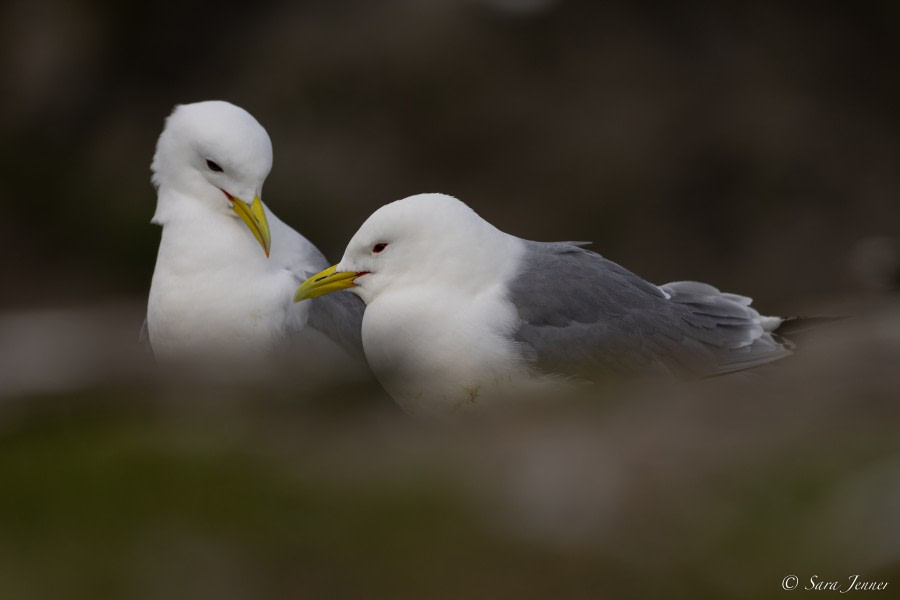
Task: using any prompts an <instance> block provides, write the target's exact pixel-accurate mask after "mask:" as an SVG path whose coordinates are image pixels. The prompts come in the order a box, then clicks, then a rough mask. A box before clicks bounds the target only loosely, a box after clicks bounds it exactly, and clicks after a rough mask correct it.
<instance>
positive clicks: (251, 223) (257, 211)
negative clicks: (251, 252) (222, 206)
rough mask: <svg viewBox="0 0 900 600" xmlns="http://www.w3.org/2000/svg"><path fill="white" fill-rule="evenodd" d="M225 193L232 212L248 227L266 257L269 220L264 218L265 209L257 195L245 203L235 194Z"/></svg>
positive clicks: (269, 246) (270, 244) (269, 245)
mask: <svg viewBox="0 0 900 600" xmlns="http://www.w3.org/2000/svg"><path fill="white" fill-rule="evenodd" d="M225 195H226V196H228V199H229V200H231V207H232V208H233V209H234V212H236V213H237V215H238V216H239V217H240V218H241V221H243V222H244V224H245V225H246V226H247V227H248V228H249V229H250V233H252V234H253V237H255V238H256V241H257V242H259V245H260V246H262V249H263V252H265V253H266V257H268V256H269V250H270V249H271V248H272V234H271V233H270V232H269V221H268V220H266V210H265V209H264V208H263V204H262V200H260V199H259V196H255V197H254V198H253V202H252V203H251V204H247V203H246V202H244V201H243V200H241V199H240V198H238V197H237V196H232V195H231V194H229V193H227V192H226V193H225Z"/></svg>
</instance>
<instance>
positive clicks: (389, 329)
mask: <svg viewBox="0 0 900 600" xmlns="http://www.w3.org/2000/svg"><path fill="white" fill-rule="evenodd" d="M585 245H586V244H585V243H576V242H561V243H546V242H534V241H528V240H524V239H521V238H518V237H515V236H512V235H509V234H507V233H504V232H502V231H500V230H499V229H497V228H496V227H494V226H493V225H491V224H490V223H488V222H487V221H485V220H484V219H482V218H481V217H479V216H478V215H477V214H476V213H475V211H473V210H472V209H471V208H469V207H468V206H467V205H465V204H464V203H462V202H461V201H459V200H457V199H456V198H453V197H451V196H447V195H443V194H420V195H416V196H411V197H409V198H405V199H403V200H398V201H396V202H392V203H390V204H387V205H385V206H383V207H381V208H380V209H378V210H377V211H375V212H374V213H373V214H372V215H371V216H370V217H369V218H368V219H367V220H366V222H365V223H363V225H362V227H360V229H359V231H357V232H356V234H355V235H354V236H353V238H352V239H351V240H350V242H349V244H348V246H347V249H346V251H345V252H344V256H343V258H341V261H340V262H339V263H338V264H336V265H334V266H332V267H329V268H328V269H325V270H323V271H322V272H320V273H318V274H316V275H313V276H312V277H310V278H309V279H307V280H306V281H305V282H303V284H302V285H301V286H300V287H299V288H298V289H297V292H296V294H295V296H294V301H295V302H299V301H302V300H307V299H310V298H318V297H320V296H323V295H325V294H329V293H331V292H335V291H338V290H349V291H350V292H352V293H354V294H356V295H357V296H359V297H360V298H362V300H363V301H364V302H365V303H366V310H365V314H364V316H363V323H362V342H363V347H364V350H365V354H366V358H367V360H368V362H369V366H370V368H371V369H372V372H373V373H374V374H375V376H376V377H377V378H378V380H379V381H380V382H381V384H382V386H383V387H384V388H385V389H386V390H387V392H388V393H389V394H390V395H391V396H392V397H393V398H394V399H395V401H396V402H397V403H398V404H399V405H400V406H401V407H402V408H403V409H404V410H406V411H407V412H409V413H410V414H412V415H415V416H422V417H425V418H444V417H448V416H451V417H452V416H453V415H457V414H459V413H461V412H463V411H467V410H469V409H472V408H476V407H479V406H485V405H491V404H496V403H498V402H499V401H500V400H502V399H516V398H517V397H519V396H520V395H521V394H523V393H528V392H537V393H547V392H548V391H549V390H556V389H558V388H557V386H559V385H561V384H562V385H572V384H574V383H576V382H578V383H585V382H589V381H597V380H599V379H600V378H602V377H608V376H610V374H631V375H634V374H641V373H655V374H665V375H667V376H672V375H674V376H709V375H717V374H724V373H730V372H734V371H740V370H744V369H750V368H753V367H757V366H759V365H763V364H766V363H770V362H772V361H776V360H779V359H782V358H785V357H786V356H789V355H790V354H791V345H790V343H789V342H787V341H786V340H784V339H782V338H781V337H780V336H779V335H778V334H776V333H775V332H776V330H777V329H778V328H779V327H780V326H781V325H782V323H784V322H785V319H782V318H779V317H765V316H761V315H760V314H759V313H758V312H757V311H756V310H755V309H754V308H752V307H751V306H750V304H751V299H750V298H747V297H744V296H739V295H737V294H729V293H723V292H720V291H719V290H718V289H716V288H714V287H712V286H711V285H707V284H704V283H698V282H694V281H678V282H674V283H668V284H665V285H662V286H656V285H654V284H652V283H649V282H647V281H645V280H644V279H642V278H640V277H639V276H637V275H635V274H634V273H632V272H630V271H628V270H627V269H625V268H624V267H622V266H620V265H618V264H616V263H614V262H612V261H610V260H607V259H606V258H603V257H602V256H600V255H599V254H596V253H594V252H591V251H589V250H587V249H585V248H584V247H583V246H585Z"/></svg>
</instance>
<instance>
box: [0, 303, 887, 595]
mask: <svg viewBox="0 0 900 600" xmlns="http://www.w3.org/2000/svg"><path fill="white" fill-rule="evenodd" d="M107 317H108V318H111V317H109V313H108V312H107ZM126 321H127V320H126ZM129 331H130V330H129ZM129 335H130V334H129ZM807 348H808V349H807V351H806V352H803V353H802V354H800V355H798V356H796V357H794V358H793V359H792V360H791V361H789V362H788V363H784V364H782V365H779V366H778V368H775V369H771V370H769V371H767V372H765V373H761V374H760V375H758V376H752V377H742V378H730V379H729V378H722V379H716V380H709V381H705V382H699V383H695V384H680V385H664V384H656V383H654V384H651V383H635V384H627V385H625V384H615V385H613V384H610V385H608V386H596V387H595V388H591V389H590V390H589V391H588V393H586V394H585V397H584V398H572V399H562V398H561V399H559V400H558V402H554V403H552V405H549V406H541V407H534V408H533V409H532V410H527V411H523V412H522V413H521V414H515V415H507V416H494V417H491V418H488V419H485V420H483V421H480V422H472V423H465V424H461V425H458V426H456V427H444V428H435V427H429V426H425V425H421V424H417V423H415V422H413V421H411V420H410V419H409V418H408V417H406V416H405V415H403V414H402V413H401V412H400V411H399V410H397V409H396V408H395V407H394V406H393V404H392V403H391V402H390V400H389V399H387V398H386V397H385V396H384V395H383V393H382V392H381V391H380V390H379V389H378V387H377V386H376V385H374V384H371V383H366V382H362V383H354V384H348V385H340V386H338V385H337V384H332V385H326V384H322V385H318V386H316V387H315V388H314V389H311V388H305V389H302V390H299V391H298V390H296V389H292V388H291V386H290V385H278V386H273V387H272V388H271V389H266V390H260V389H249V388H248V389H239V388H237V389H236V388H223V387H216V386H198V385H196V384H186V383H184V382H182V383H176V382H172V381H165V380H164V379H163V378H160V377H158V374H153V373H152V369H151V370H150V371H149V372H140V370H139V369H136V370H135V371H133V372H130V373H129V372H127V369H125V368H124V367H123V366H122V365H113V364H112V363H109V364H110V374H108V376H106V377H100V378H95V379H84V380H78V381H81V383H80V384H79V385H75V384H71V385H68V387H69V388H71V389H66V387H67V386H60V387H58V388H56V389H53V388H51V387H47V388H45V389H44V390H43V391H40V390H36V389H35V388H30V389H29V388H28V387H27V386H25V384H24V383H23V381H24V380H21V381H19V383H20V384H21V385H19V387H18V388H17V389H16V390H14V391H12V392H10V391H7V392H5V396H3V397H0V486H2V491H0V598H3V599H6V598H15V599H19V598H21V599H31V598H65V599H82V598H83V599H92V600H93V599H97V598H137V599H145V598H146V599H157V598H159V599H176V598H217V599H232V598H233V599H245V598H246V599H251V598H252V599H256V598H386V599H387V598H390V599H394V598H509V599H523V598H646V597H658V598H748V599H749V598H765V597H772V598H774V597H779V598H781V597H784V594H790V593H793V594H801V595H802V594H804V593H807V592H804V591H803V587H804V586H805V585H809V580H810V577H812V576H814V575H816V576H817V577H818V579H819V580H823V581H832V580H834V581H838V582H839V585H840V586H845V585H846V582H847V580H848V577H850V576H852V575H856V574H859V575H860V576H861V579H865V580H869V581H884V582H889V585H888V587H887V588H885V589H884V590H882V591H878V592H867V596H866V597H872V598H876V599H878V600H883V599H886V598H895V597H900V510H898V509H900V435H898V431H900V369H898V368H897V367H898V365H900V312H898V311H896V310H895V309H894V308H890V309H889V310H887V309H886V310H882V311H881V312H879V313H878V314H876V315H873V316H871V317H866V318H859V319H855V320H853V321H852V322H847V323H842V324H840V325H838V326H836V327H835V328H834V329H833V330H832V331H829V332H828V333H827V334H822V335H820V336H819V337H818V338H816V339H815V340H814V342H812V343H809V344H808V345H807ZM23 351H25V350H23ZM10 356H11V355H10ZM10 356H8V358H7V366H8V365H9V362H8V361H9V360H12V359H11V358H10ZM74 358H75V357H73V360H74ZM120 358H121V357H120ZM80 360H81V362H82V363H84V364H87V363H89V361H88V360H87V359H86V358H85V357H84V356H82V357H80ZM23 368H24V367H23ZM17 372H18V373H21V372H22V368H19V369H17ZM115 373H118V375H114V374H115ZM13 376H14V373H12V372H9V371H7V372H6V381H12V380H13V379H14V377H13ZM69 381H70V382H71V381H74V380H69ZM788 575H796V576H797V577H798V579H799V588H798V589H797V590H795V591H793V592H786V591H784V590H783V589H782V581H783V580H784V578H785V577H786V576H788ZM823 593H825V592H823ZM862 593H863V592H858V594H862ZM803 597H806V596H803Z"/></svg>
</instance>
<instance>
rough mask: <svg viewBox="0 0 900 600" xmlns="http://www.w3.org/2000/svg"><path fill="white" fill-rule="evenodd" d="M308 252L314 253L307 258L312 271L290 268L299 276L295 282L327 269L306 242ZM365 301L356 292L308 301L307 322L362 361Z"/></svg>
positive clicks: (333, 294)
mask: <svg viewBox="0 0 900 600" xmlns="http://www.w3.org/2000/svg"><path fill="white" fill-rule="evenodd" d="M308 252H310V253H313V254H312V256H311V258H310V261H311V263H312V264H313V265H314V266H315V269H316V270H315V271H307V269H303V268H300V267H297V266H294V267H292V268H291V271H292V272H293V273H294V275H295V276H297V278H298V281H297V283H298V285H299V283H300V282H301V281H303V280H305V279H306V278H307V277H309V276H311V275H314V274H315V273H317V272H318V271H321V270H322V269H324V268H326V267H327V266H328V265H329V264H330V263H329V262H328V261H327V260H326V259H325V255H324V254H322V253H321V252H320V251H319V249H318V248H316V247H315V246H313V245H312V244H311V243H310V244H309V250H308ZM365 309H366V305H365V303H364V302H363V301H362V300H361V299H360V298H359V296H357V295H356V294H351V293H350V292H346V291H340V292H334V293H331V294H326V295H324V296H319V297H318V298H313V299H312V300H309V313H308V316H307V320H306V324H307V325H308V326H310V327H312V328H313V329H315V330H316V331H319V332H321V333H323V334H324V335H326V336H327V337H328V338H329V339H331V340H332V341H334V342H336V343H337V344H338V345H339V346H341V347H342V348H343V349H344V350H345V351H347V352H348V353H349V354H350V355H351V356H354V357H356V358H358V359H360V360H363V361H364V360H365V353H364V352H363V346H362V317H363V312H364V311H365Z"/></svg>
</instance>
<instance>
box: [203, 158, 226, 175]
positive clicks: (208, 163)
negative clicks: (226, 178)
mask: <svg viewBox="0 0 900 600" xmlns="http://www.w3.org/2000/svg"><path fill="white" fill-rule="evenodd" d="M206 166H207V167H209V170H210V171H215V172H216V173H221V172H222V171H224V170H225V169H223V168H222V167H220V166H219V165H217V164H216V163H214V162H213V161H211V160H207V161H206Z"/></svg>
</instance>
